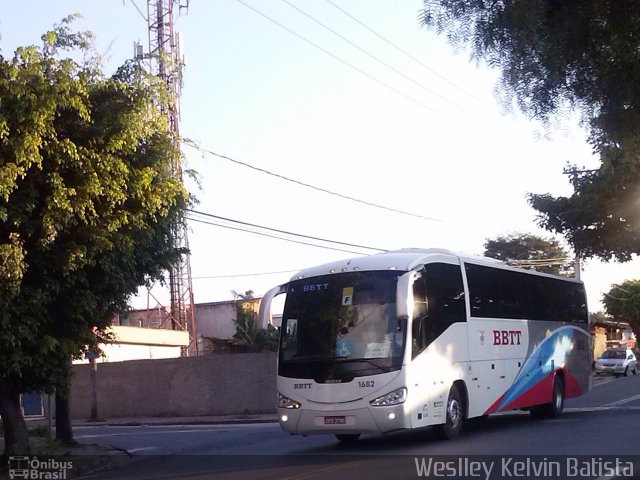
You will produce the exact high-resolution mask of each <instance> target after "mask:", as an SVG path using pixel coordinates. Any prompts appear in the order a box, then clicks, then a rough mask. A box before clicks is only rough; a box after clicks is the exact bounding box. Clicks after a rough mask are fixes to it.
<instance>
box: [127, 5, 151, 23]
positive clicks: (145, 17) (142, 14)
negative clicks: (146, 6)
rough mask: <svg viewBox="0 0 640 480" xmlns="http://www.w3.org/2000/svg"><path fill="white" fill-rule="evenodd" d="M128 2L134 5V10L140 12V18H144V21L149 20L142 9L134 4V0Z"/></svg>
mask: <svg viewBox="0 0 640 480" xmlns="http://www.w3.org/2000/svg"><path fill="white" fill-rule="evenodd" d="M129 2H130V3H131V4H132V5H133V6H134V7H136V10H137V11H138V13H139V14H140V16H141V17H142V18H144V21H145V22H148V21H149V20H148V19H147V16H146V15H145V14H144V13H142V10H140V8H139V7H138V5H137V4H136V2H135V0H129Z"/></svg>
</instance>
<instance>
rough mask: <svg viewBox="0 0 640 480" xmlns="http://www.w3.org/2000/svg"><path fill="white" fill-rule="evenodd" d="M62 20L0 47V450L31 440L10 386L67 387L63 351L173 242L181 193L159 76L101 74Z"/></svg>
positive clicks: (98, 330) (100, 326)
mask: <svg viewBox="0 0 640 480" xmlns="http://www.w3.org/2000/svg"><path fill="white" fill-rule="evenodd" d="M71 20H72V18H71V17H70V18H67V19H65V20H64V21H63V22H62V24H61V25H59V26H57V27H56V28H54V30H52V31H51V32H47V33H46V34H45V35H43V37H42V40H43V45H42V46H41V47H37V46H27V47H21V48H18V49H17V50H16V52H15V54H14V56H13V57H12V58H10V59H6V58H4V57H0V280H1V281H0V328H1V330H2V335H0V364H1V365H2V367H3V368H2V370H1V371H0V415H2V420H3V426H4V432H5V455H8V454H16V453H17V454H25V453H28V451H29V443H28V437H27V434H26V428H25V423H24V419H23V418H22V414H21V411H20V405H19V394H20V393H21V392H27V391H48V392H51V391H54V390H55V391H56V393H57V394H58V395H59V396H60V397H61V398H62V399H65V398H66V397H67V394H68V385H69V372H70V370H69V363H70V359H71V358H72V357H74V356H78V355H80V354H82V352H83V351H85V350H86V349H87V348H89V347H91V346H92V345H94V344H95V343H96V341H97V337H96V335H102V334H103V332H102V331H103V330H104V329H105V328H106V327H107V326H108V325H109V319H110V315H111V314H112V313H113V312H115V311H118V310H120V309H122V308H123V307H124V306H125V305H126V301H127V298H128V297H129V296H130V295H132V294H133V293H135V291H136V289H137V287H138V286H139V285H142V284H144V283H145V281H151V279H155V278H159V277H161V272H162V271H163V270H164V269H166V268H168V267H169V266H170V265H171V264H172V262H174V261H175V260H176V259H177V258H179V256H180V255H181V254H183V253H184V252H182V251H178V250H176V249H175V248H174V246H173V241H172V236H171V231H172V225H174V224H175V222H177V221H180V220H181V219H182V215H183V214H184V209H185V207H186V206H187V204H188V202H189V196H188V194H187V192H186V191H185V190H184V187H183V185H182V183H181V182H180V181H179V180H177V179H175V178H174V177H173V175H172V174H171V171H172V165H176V164H177V163H178V162H179V159H180V156H179V155H180V154H179V150H178V148H177V142H176V139H175V138H172V135H171V134H170V133H169V131H168V128H167V122H166V119H165V117H164V115H163V114H162V113H161V109H160V106H161V105H163V104H164V103H165V102H166V101H167V96H166V90H165V88H164V85H163V84H162V83H161V82H160V81H159V80H158V79H156V78H154V77H152V76H150V75H148V74H146V73H145V72H144V71H143V70H142V69H141V68H139V67H138V66H137V65H135V64H133V63H127V64H125V65H123V66H122V67H121V68H120V69H118V71H117V72H116V73H115V74H114V75H112V76H110V77H106V76H104V75H103V74H102V72H101V68H100V64H99V60H98V59H97V58H96V57H95V55H94V54H93V49H92V36H91V35H90V34H88V33H75V32H72V31H71V30H70V27H69V24H70V22H71ZM65 50H70V51H72V52H73V53H75V57H76V58H77V57H82V58H83V60H82V62H81V63H79V62H78V61H74V60H73V59H71V58H61V57H62V53H63V52H64V51H65ZM67 427H68V425H67ZM67 433H70V429H68V432H67Z"/></svg>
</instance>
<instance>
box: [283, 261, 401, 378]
mask: <svg viewBox="0 0 640 480" xmlns="http://www.w3.org/2000/svg"><path fill="white" fill-rule="evenodd" d="M401 274H402V272H397V271H374V272H349V273H341V274H333V275H325V276H320V277H314V278H310V279H301V280H297V281H293V282H291V283H290V284H289V288H288V290H287V298H286V301H285V306H284V311H283V315H282V317H283V318H282V335H281V344H280V359H279V360H280V361H279V373H280V375H283V376H291V377H296V378H315V379H316V380H317V381H320V382H322V381H327V380H333V381H348V379H349V378H353V377H354V376H362V375H371V374H374V373H383V372H388V371H392V370H397V369H399V368H400V367H401V365H402V355H403V352H404V345H405V339H406V327H405V325H406V324H405V323H404V322H399V321H398V320H397V318H396V298H395V297H396V282H397V278H398V276H400V275H401Z"/></svg>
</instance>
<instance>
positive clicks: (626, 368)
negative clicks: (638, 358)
mask: <svg viewBox="0 0 640 480" xmlns="http://www.w3.org/2000/svg"><path fill="white" fill-rule="evenodd" d="M623 376H625V377H628V376H629V365H627V366H626V367H624V373H623Z"/></svg>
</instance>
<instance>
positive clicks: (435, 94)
mask: <svg viewBox="0 0 640 480" xmlns="http://www.w3.org/2000/svg"><path fill="white" fill-rule="evenodd" d="M282 1H283V2H284V3H286V4H287V5H289V6H290V7H291V8H294V9H295V10H297V11H298V12H300V13H301V14H303V15H304V16H305V17H307V18H309V19H310V20H311V21H313V22H315V23H317V24H318V25H320V26H321V27H322V28H324V29H326V30H328V31H330V32H331V33H333V34H334V35H336V36H337V37H338V38H340V39H342V40H344V41H345V42H347V43H348V44H349V45H351V46H352V47H354V48H357V49H358V50H359V51H361V52H362V53H364V54H365V55H367V56H368V57H370V58H373V59H374V60H375V61H377V62H378V63H381V64H382V65H384V66H385V67H387V68H388V69H389V70H391V71H392V72H394V73H396V74H398V75H400V76H401V77H402V78H404V79H406V80H409V81H410V82H411V83H413V84H415V85H417V86H418V87H420V88H422V89H423V90H425V91H427V92H429V93H430V94H431V95H434V96H436V97H438V98H439V99H440V100H443V101H445V102H447V103H448V104H450V105H452V106H454V107H456V108H458V109H460V110H462V111H463V112H465V113H468V114H469V115H473V113H472V112H470V111H469V110H467V109H465V108H464V107H461V106H460V105H458V104H457V103H455V102H452V101H451V100H449V99H448V98H446V97H444V96H442V95H440V94H439V93H438V92H435V91H434V90H432V89H430V88H429V87H427V86H426V85H425V84H423V83H421V82H419V81H417V80H415V79H413V78H411V77H410V76H408V75H406V74H405V73H403V72H401V71H400V70H398V69H397V68H395V67H393V66H392V65H389V64H388V63H387V62H385V61H384V60H382V59H380V58H379V57H377V56H376V55H374V54H372V53H371V52H369V51H367V50H365V49H364V48H362V47H360V46H359V45H357V44H356V43H354V42H352V41H351V40H349V39H348V38H346V37H345V36H344V35H341V34H340V33H338V32H336V31H335V30H334V29H332V28H331V27H328V26H327V25H325V24H324V23H322V22H321V21H320V20H318V19H316V18H315V17H313V16H312V15H310V14H309V13H307V12H305V11H304V10H302V9H301V8H299V7H297V6H296V5H294V4H293V3H291V2H289V0H282Z"/></svg>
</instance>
